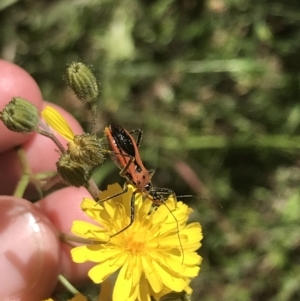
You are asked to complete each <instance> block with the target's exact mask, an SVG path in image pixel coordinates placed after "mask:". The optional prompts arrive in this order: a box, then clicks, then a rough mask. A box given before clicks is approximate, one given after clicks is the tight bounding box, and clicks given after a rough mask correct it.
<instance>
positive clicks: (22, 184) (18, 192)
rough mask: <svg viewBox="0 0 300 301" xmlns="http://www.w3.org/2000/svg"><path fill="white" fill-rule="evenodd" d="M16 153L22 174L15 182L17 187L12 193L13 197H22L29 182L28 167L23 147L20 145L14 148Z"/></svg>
mask: <svg viewBox="0 0 300 301" xmlns="http://www.w3.org/2000/svg"><path fill="white" fill-rule="evenodd" d="M16 151H17V155H18V158H19V161H20V164H21V169H22V176H21V178H20V180H19V182H18V184H17V187H16V189H15V191H14V193H13V195H14V196H15V197H19V198H22V197H23V195H24V193H25V190H26V188H27V186H28V184H29V181H30V173H31V171H30V167H29V164H28V161H27V157H26V153H25V151H24V149H23V148H22V147H21V146H20V147H17V148H16Z"/></svg>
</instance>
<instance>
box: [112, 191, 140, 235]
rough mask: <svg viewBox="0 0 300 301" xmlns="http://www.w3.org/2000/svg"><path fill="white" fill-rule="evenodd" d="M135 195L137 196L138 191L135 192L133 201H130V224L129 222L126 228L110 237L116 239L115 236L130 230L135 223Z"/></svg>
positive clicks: (132, 197)
mask: <svg viewBox="0 0 300 301" xmlns="http://www.w3.org/2000/svg"><path fill="white" fill-rule="evenodd" d="M135 194H136V191H135V192H133V194H132V196H131V200H130V222H129V224H128V225H127V226H126V227H125V228H123V229H122V230H120V231H119V232H117V233H115V234H113V235H111V236H110V237H114V236H116V235H118V234H120V233H122V232H123V231H125V230H126V229H128V228H129V227H130V226H131V225H132V224H133V222H134V213H135V207H134V205H135Z"/></svg>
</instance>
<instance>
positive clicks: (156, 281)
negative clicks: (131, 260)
mask: <svg viewBox="0 0 300 301" xmlns="http://www.w3.org/2000/svg"><path fill="white" fill-rule="evenodd" d="M142 264H143V270H144V273H145V275H146V278H147V280H148V281H149V284H150V286H151V288H152V290H153V291H154V292H156V293H157V292H159V291H161V290H162V287H163V284H162V279H161V275H160V274H159V273H157V270H155V269H154V266H153V265H152V260H149V258H148V257H147V256H143V257H142Z"/></svg>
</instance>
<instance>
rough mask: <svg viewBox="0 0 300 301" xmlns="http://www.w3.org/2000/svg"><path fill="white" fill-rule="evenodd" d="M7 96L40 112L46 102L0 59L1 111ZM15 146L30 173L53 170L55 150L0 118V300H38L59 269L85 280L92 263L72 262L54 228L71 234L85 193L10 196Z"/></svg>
mask: <svg viewBox="0 0 300 301" xmlns="http://www.w3.org/2000/svg"><path fill="white" fill-rule="evenodd" d="M12 97H22V98H24V99H26V100H28V101H30V102H32V103H33V104H35V105H36V106H37V108H38V109H39V111H41V109H42V108H43V107H44V106H45V104H46V102H44V101H43V99H42V95H41V92H40V90H39V88H38V86H37V84H36V83H35V81H34V80H33V79H32V77H31V76H30V75H29V74H28V73H27V72H26V71H24V70H23V69H21V68H20V67H18V66H16V65H14V64H12V63H9V62H6V61H3V60H0V110H2V109H3V107H4V106H5V105H6V104H7V103H8V102H9V101H10V100H11V98H12ZM51 105H52V104H51ZM53 106H54V105H53ZM55 108H56V109H58V110H59V111H60V113H62V115H63V116H64V117H65V118H66V120H67V121H68V122H69V124H70V125H71V126H72V129H73V131H74V132H75V133H76V134H80V133H82V132H83V131H82V128H81V127H80V125H79V124H78V122H77V121H76V120H75V119H74V118H73V117H72V116H71V115H70V114H68V113H67V112H66V111H64V110H62V109H60V108H58V107H57V106H55ZM58 138H59V140H60V142H61V143H62V144H63V145H66V141H65V140H64V138H62V137H58ZM15 146H22V149H23V150H24V153H23V154H25V159H26V162H27V164H28V166H29V168H30V171H31V172H32V173H33V174H36V173H42V172H46V171H55V170H56V165H55V162H56V161H57V160H58V158H59V153H58V152H57V151H56V146H55V145H54V143H53V142H52V141H51V140H50V139H48V138H46V137H44V136H41V135H39V134H37V133H30V134H19V133H15V132H12V131H10V130H8V129H7V128H6V127H5V126H4V124H3V123H2V122H0V195H1V196H0V233H1V238H2V239H1V246H0V254H1V256H0V267H1V273H0V283H1V288H0V300H16V301H29V300H30V301H35V300H37V301H39V300H42V299H44V298H47V297H49V295H51V292H52V291H53V289H54V288H55V286H56V283H57V276H58V274H60V273H61V274H63V275H64V276H65V277H66V278H67V279H68V280H69V281H70V282H71V283H74V282H77V283H78V282H82V281H84V280H86V279H87V270H88V269H89V268H90V266H91V265H90V264H81V265H78V264H75V263H73V262H72V260H71V258H70V252H69V251H70V247H68V246H66V245H64V244H62V243H60V242H59V233H61V232H63V233H67V234H68V233H70V228H71V225H72V221H73V220H74V219H80V220H87V217H86V215H85V214H84V213H83V212H82V211H81V210H80V206H79V205H80V203H81V201H82V199H83V198H84V197H89V196H90V195H89V194H88V192H87V191H86V190H85V189H84V188H75V187H67V188H63V189H60V190H58V191H56V192H53V193H51V194H49V195H48V196H46V197H45V198H43V199H42V200H40V201H38V202H37V203H35V204H32V203H30V202H29V201H28V200H29V199H31V198H36V196H37V195H38V194H37V191H36V190H35V189H34V187H33V186H32V185H31V187H29V189H27V190H26V191H25V194H24V195H22V196H19V197H16V196H13V194H14V192H15V188H16V187H17V185H18V182H19V180H20V178H21V176H22V173H23V170H22V167H21V164H20V155H19V153H18V152H17V150H16V149H15V148H14V147H15ZM16 194H18V193H16ZM23 197H24V198H23Z"/></svg>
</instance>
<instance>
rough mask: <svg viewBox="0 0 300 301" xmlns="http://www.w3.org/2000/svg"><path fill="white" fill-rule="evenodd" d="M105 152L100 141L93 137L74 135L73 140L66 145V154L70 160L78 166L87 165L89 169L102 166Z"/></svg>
mask: <svg viewBox="0 0 300 301" xmlns="http://www.w3.org/2000/svg"><path fill="white" fill-rule="evenodd" d="M107 152H108V151H107V150H106V149H105V148H104V146H103V145H102V143H101V139H100V138H98V137H97V136H95V135H90V134H82V135H75V136H74V140H73V141H72V142H69V143H68V153H69V154H70V157H71V159H72V160H74V161H76V162H78V163H80V164H87V165H89V166H90V167H91V168H94V167H96V166H98V165H100V164H102V163H103V162H104V160H105V156H104V155H105V154H106V153H107Z"/></svg>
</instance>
